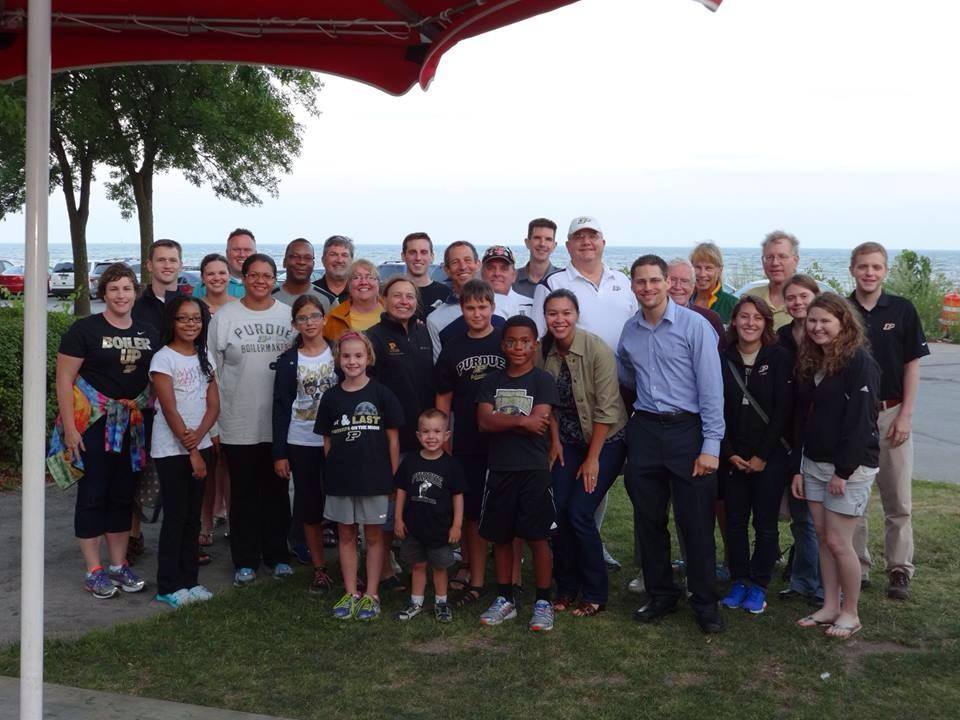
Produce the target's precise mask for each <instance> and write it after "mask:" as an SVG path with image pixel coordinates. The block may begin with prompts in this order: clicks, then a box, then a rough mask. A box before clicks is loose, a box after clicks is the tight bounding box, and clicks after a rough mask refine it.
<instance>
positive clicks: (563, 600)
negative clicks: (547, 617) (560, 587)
mask: <svg viewBox="0 0 960 720" xmlns="http://www.w3.org/2000/svg"><path fill="white" fill-rule="evenodd" d="M575 602H577V599H576V598H575V597H572V596H570V595H564V594H562V593H561V594H559V595H557V597H555V598H554V600H553V611H554V612H564V611H565V610H569V609H570V608H571V607H573V604H574V603H575Z"/></svg>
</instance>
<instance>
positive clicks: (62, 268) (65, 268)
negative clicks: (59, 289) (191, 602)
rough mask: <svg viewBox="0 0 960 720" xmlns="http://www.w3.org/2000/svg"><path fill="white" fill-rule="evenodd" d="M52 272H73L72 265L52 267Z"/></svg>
mask: <svg viewBox="0 0 960 720" xmlns="http://www.w3.org/2000/svg"><path fill="white" fill-rule="evenodd" d="M53 271H54V272H58V273H64V272H73V263H70V262H62V263H57V264H56V265H54V266H53Z"/></svg>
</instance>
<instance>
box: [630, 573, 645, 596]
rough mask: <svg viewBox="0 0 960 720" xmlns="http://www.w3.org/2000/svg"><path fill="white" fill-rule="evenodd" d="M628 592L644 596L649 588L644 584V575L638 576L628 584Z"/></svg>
mask: <svg viewBox="0 0 960 720" xmlns="http://www.w3.org/2000/svg"><path fill="white" fill-rule="evenodd" d="M627 590H628V591H629V592H632V593H636V594H637V595H643V594H644V593H645V592H646V591H647V588H646V586H645V585H644V584H643V574H640V575H637V576H636V577H635V578H634V579H633V580H631V581H630V582H628V583H627Z"/></svg>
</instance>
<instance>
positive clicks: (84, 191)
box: [50, 127, 93, 317]
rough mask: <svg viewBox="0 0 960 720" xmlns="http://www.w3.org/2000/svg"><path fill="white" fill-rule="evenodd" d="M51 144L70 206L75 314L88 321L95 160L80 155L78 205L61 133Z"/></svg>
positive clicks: (52, 136) (53, 132)
mask: <svg viewBox="0 0 960 720" xmlns="http://www.w3.org/2000/svg"><path fill="white" fill-rule="evenodd" d="M50 142H51V144H52V145H53V152H54V155H55V156H56V158H57V165H58V166H59V168H60V177H61V183H60V185H61V187H62V188H63V196H64V200H66V203H67V217H68V218H69V220H70V245H71V247H72V249H73V289H74V292H75V294H76V295H75V299H74V302H73V314H74V315H75V316H76V317H85V316H87V315H89V314H90V287H89V272H88V264H87V220H88V219H89V217H90V185H91V183H92V180H93V160H92V157H91V155H90V153H86V152H80V153H79V159H78V160H79V165H80V167H79V170H80V201H79V202H77V198H76V194H75V193H76V190H75V186H74V177H73V167H72V165H71V164H70V158H69V156H68V155H67V151H66V148H65V146H64V144H63V138H62V137H60V134H59V133H58V132H57V129H56V128H55V127H54V128H51V133H50Z"/></svg>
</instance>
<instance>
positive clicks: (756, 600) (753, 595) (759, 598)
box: [740, 585, 767, 615]
mask: <svg viewBox="0 0 960 720" xmlns="http://www.w3.org/2000/svg"><path fill="white" fill-rule="evenodd" d="M740 607H742V608H743V609H744V610H746V611H747V612H748V613H753V614H754V615H759V614H760V613H762V612H763V611H764V610H766V609H767V591H766V590H764V589H763V588H762V587H758V586H757V585H751V586H750V589H749V590H747V597H746V599H745V600H742V601H741V602H740Z"/></svg>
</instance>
